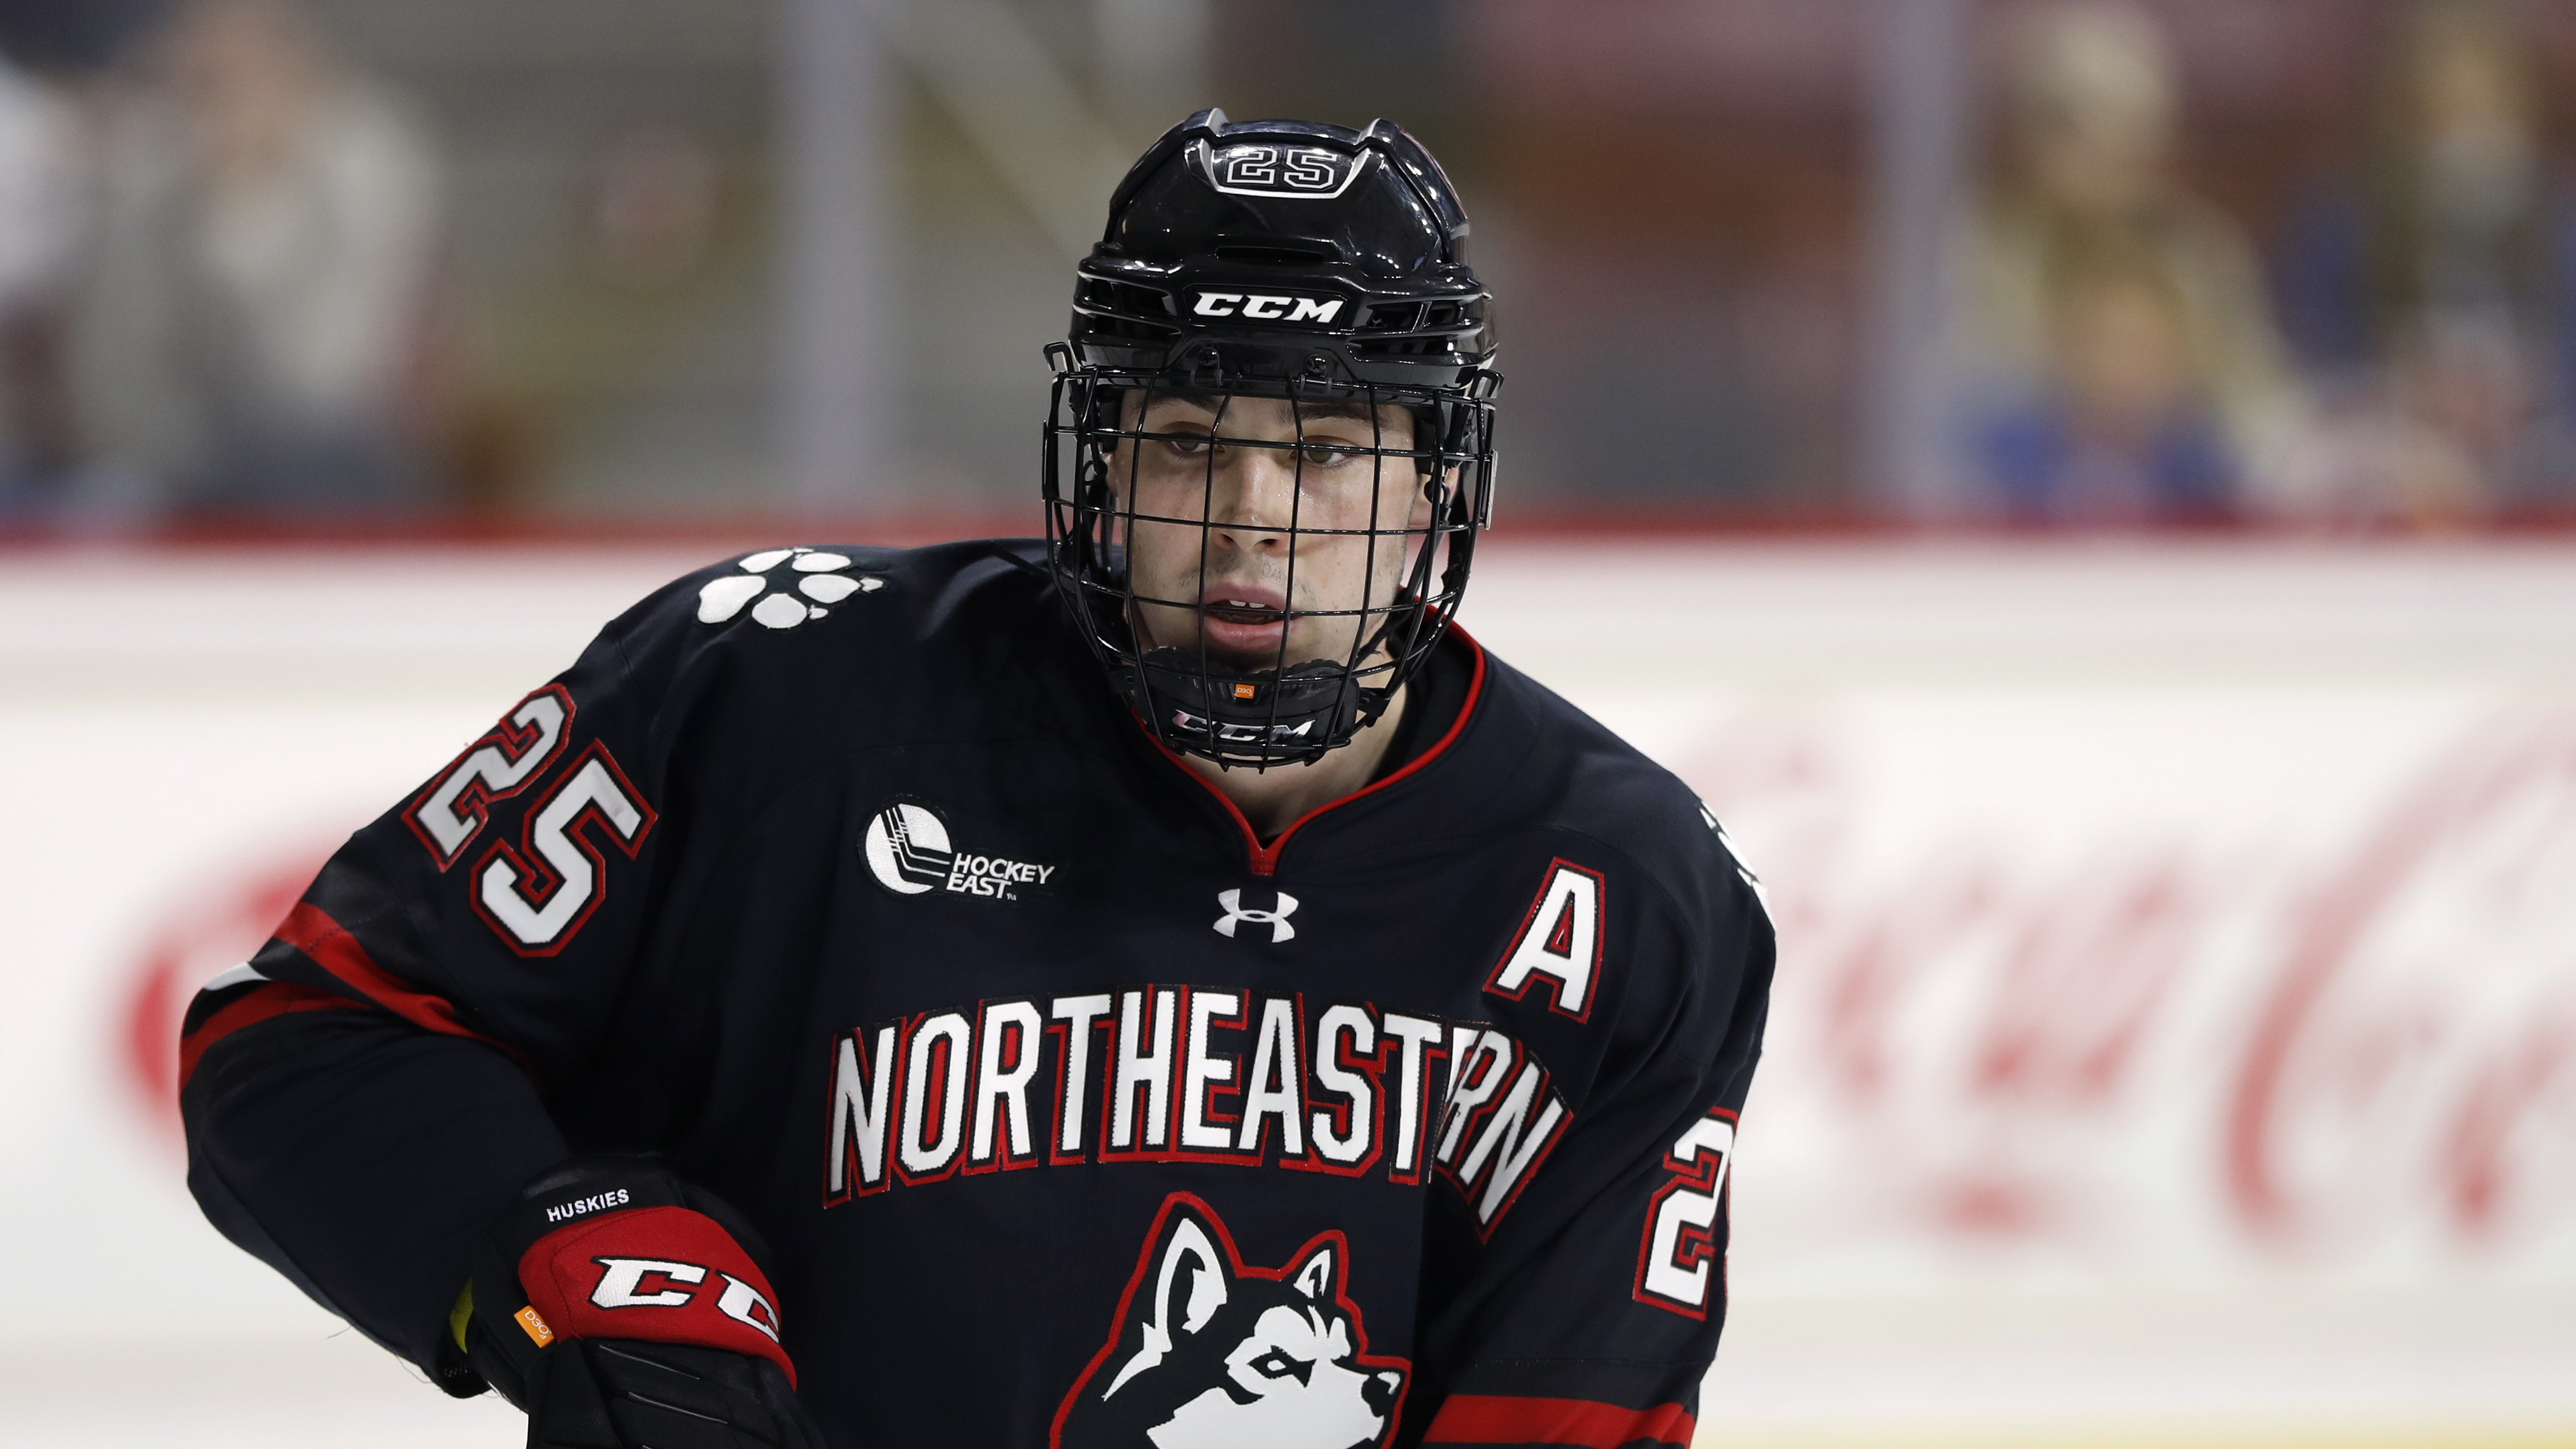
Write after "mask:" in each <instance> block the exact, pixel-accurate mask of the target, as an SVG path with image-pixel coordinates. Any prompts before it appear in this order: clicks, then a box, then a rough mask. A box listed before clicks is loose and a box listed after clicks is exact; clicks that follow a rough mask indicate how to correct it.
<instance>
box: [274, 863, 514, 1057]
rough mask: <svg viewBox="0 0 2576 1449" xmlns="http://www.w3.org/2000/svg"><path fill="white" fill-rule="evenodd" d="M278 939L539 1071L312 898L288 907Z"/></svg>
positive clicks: (429, 1022)
mask: <svg viewBox="0 0 2576 1449" xmlns="http://www.w3.org/2000/svg"><path fill="white" fill-rule="evenodd" d="M277 939H278V940H280V941H283V942H285V943H286V944H287V945H290V946H292V947H294V948H295V949H296V950H298V951H301V952H303V953H304V954H305V955H307V956H310V957H312V958H313V961H314V964H315V965H318V966H320V967H321V968H322V969H323V970H325V971H328V972H330V973H331V974H332V975H333V976H336V977H338V978H340V980H341V981H343V982H345V983H347V985H348V986H349V987H350V989H352V990H354V991H356V992H358V993H359V994H361V995H363V996H365V997H366V998H367V999H368V1000H369V1001H372V1002H374V1003H375V1004H376V1005H378V1006H381V1007H383V1008H384V1009H385V1010H387V1011H390V1012H392V1013H393V1014H394V1015H396V1016H399V1017H401V1018H402V1019H403V1020H405V1021H408V1022H410V1023H411V1024H412V1025H414V1026H417V1027H420V1028H421V1029H423V1030H424V1031H434V1032H437V1033H438V1034H439V1035H441V1036H460V1037H463V1038H465V1039H466V1040H468V1041H479V1042H481V1043H483V1044H484V1045H485V1046H488V1047H490V1048H492V1049H493V1050H495V1051H498V1052H500V1053H501V1054H502V1055H504V1056H506V1057H508V1058H509V1059H510V1060H512V1061H514V1062H517V1063H518V1064H519V1067H520V1069H521V1070H523V1071H530V1072H531V1075H533V1071H532V1069H531V1068H530V1067H529V1064H528V1058H527V1056H526V1054H524V1053H522V1052H521V1051H519V1050H518V1048H516V1047H513V1046H511V1045H510V1044H509V1043H507V1042H500V1041H494V1040H493V1039H492V1038H490V1037H488V1036H485V1035H483V1034H482V1033H481V1032H479V1031H476V1030H474V1029H473V1028H472V1027H469V1026H467V1025H465V1024H464V1023H463V1022H461V1021H458V1020H457V1019H456V1008H455V1006H454V1005H452V1004H450V1003H449V1002H448V1001H447V1000H446V999H445V998H443V997H437V996H431V995H429V994H428V993H426V992H422V991H415V990H413V989H412V987H411V986H410V985H409V984H407V983H405V982H404V981H403V979H402V978H401V977H399V976H396V975H394V974H393V973H392V972H390V971H387V970H386V969H385V968H383V967H382V966H379V965H377V964H376V961H375V958H374V957H372V956H369V955H368V954H367V948H366V947H364V946H362V945H360V944H358V938H357V937H355V936H353V935H350V934H349V931H348V928H347V927H345V926H343V925H341V924H340V923H339V922H338V921H335V920H333V919H331V917H330V916H329V915H328V914H327V913H325V912H324V911H323V909H322V908H321V907H320V906H317V905H315V904H313V903H312V902H311V901H297V902H296V903H295V909H293V910H291V911H288V912H287V913H286V919H285V920H283V921H281V922H279V923H278V927H277Z"/></svg>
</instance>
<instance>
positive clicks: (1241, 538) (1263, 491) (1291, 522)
mask: <svg viewBox="0 0 2576 1449" xmlns="http://www.w3.org/2000/svg"><path fill="white" fill-rule="evenodd" d="M1231 451H1232V453H1233V455H1234V456H1233V457H1232V458H1231V459H1229V460H1228V461H1229V462H1231V463H1232V465H1233V466H1231V467H1228V468H1224V469H1221V470H1219V476H1218V477H1217V478H1216V480H1215V487H1214V488H1213V490H1212V493H1213V496H1212V497H1210V499H1209V500H1208V505H1209V514H1208V521H1209V522H1210V523H1212V524H1215V525H1217V526H1218V527H1220V528H1222V529H1224V530H1225V531H1226V532H1227V533H1228V534H1229V535H1231V536H1232V538H1233V541H1234V542H1235V543H1237V544H1239V545H1241V546H1243V547H1245V548H1261V547H1266V548H1271V549H1284V548H1286V547H1287V546H1288V530H1290V529H1292V528H1294V527H1295V526H1296V518H1297V467H1296V459H1297V454H1296V452H1295V450H1293V449H1289V448H1265V447H1241V448H1235V449H1232V450H1231Z"/></svg>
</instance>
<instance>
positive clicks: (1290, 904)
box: [1216, 891, 1297, 946]
mask: <svg viewBox="0 0 2576 1449" xmlns="http://www.w3.org/2000/svg"><path fill="white" fill-rule="evenodd" d="M1216 903H1217V904H1218V905H1220V906H1223V907H1225V915H1224V916H1223V917H1222V918H1221V919H1219V920H1218V921H1217V923H1216V933H1217V934H1218V935H1220V936H1231V935H1233V934H1234V928H1235V926H1236V925H1237V924H1239V923H1241V922H1244V921H1250V922H1251V923H1252V924H1254V925H1256V926H1268V927H1269V928H1270V944H1271V945H1274V946H1276V945H1278V944H1279V943H1280V942H1282V941H1287V940H1293V939H1295V937H1296V935H1297V928H1296V927H1295V926H1292V925H1290V924H1288V918H1289V917H1290V916H1291V915H1293V914H1295V913H1296V910H1297V898H1296V897H1295V896H1292V895H1290V894H1288V893H1287V892H1286V891H1281V892H1279V906H1278V908H1277V909H1276V910H1268V911H1247V910H1245V909H1244V908H1243V892H1241V891H1218V892H1217V893H1216Z"/></svg>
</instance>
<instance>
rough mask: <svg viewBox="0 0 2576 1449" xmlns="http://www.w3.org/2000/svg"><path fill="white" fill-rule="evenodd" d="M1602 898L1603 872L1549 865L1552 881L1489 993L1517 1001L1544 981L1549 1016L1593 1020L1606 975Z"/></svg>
mask: <svg viewBox="0 0 2576 1449" xmlns="http://www.w3.org/2000/svg"><path fill="white" fill-rule="evenodd" d="M1601 896H1602V881H1601V872H1599V871H1597V870H1587V869H1585V868H1584V867H1582V866H1579V865H1576V864H1574V863H1573V862H1572V861H1568V860H1551V861H1549V862H1548V863H1547V882H1546V884H1544V885H1542V886H1540V887H1539V891H1538V898H1537V899H1536V900H1533V901H1531V902H1530V908H1529V915H1528V916H1526V917H1524V918H1523V919H1522V921H1521V929H1520V934H1519V935H1517V936H1514V937H1513V938H1512V944H1511V947H1510V949H1508V950H1506V951H1504V952H1503V959H1502V961H1501V962H1500V964H1498V965H1496V966H1495V967H1494V974H1493V977H1492V979H1490V980H1488V981H1487V982H1486V983H1485V989H1486V990H1487V991H1490V992H1492V993H1494V994H1495V995H1496V996H1501V997H1505V998H1507V999H1509V1000H1512V1001H1518V1000H1520V999H1521V998H1522V997H1524V996H1526V995H1528V994H1529V989H1530V978H1531V977H1532V976H1544V977H1546V978H1548V994H1549V995H1550V997H1551V998H1552V1000H1550V1001H1549V1003H1548V1009H1549V1010H1550V1011H1553V1012H1555V1013H1556V1014H1557V1015H1559V1016H1570V1017H1573V1018H1574V1019H1575V1020H1576V1021H1581V1020H1583V1019H1584V1018H1585V1017H1587V1016H1590V1015H1591V1014H1592V986H1593V981H1594V979H1595V978H1596V977H1598V976H1599V975H1600V974H1601Z"/></svg>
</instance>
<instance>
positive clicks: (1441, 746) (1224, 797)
mask: <svg viewBox="0 0 2576 1449" xmlns="http://www.w3.org/2000/svg"><path fill="white" fill-rule="evenodd" d="M1449 632H1450V633H1452V634H1455V635H1456V636H1458V637H1459V638H1460V639H1462V640H1464V641H1466V645H1467V648H1468V649H1469V650H1470V651H1471V652H1473V653H1474V654H1475V656H1476V672H1475V674H1474V676H1473V677H1471V678H1469V679H1468V681H1467V697H1466V698H1465V699H1464V700H1461V701H1460V702H1459V704H1458V717H1457V718H1456V719H1454V720H1451V721H1450V722H1449V732H1448V733H1447V734H1444V735H1442V736H1441V737H1440V738H1439V739H1437V740H1435V741H1433V742H1432V745H1431V748H1429V749H1427V750H1424V751H1423V752H1422V753H1421V754H1418V755H1416V756H1414V757H1413V758H1412V759H1410V760H1407V761H1405V764H1404V768H1403V769H1400V770H1398V771H1396V772H1395V773H1394V774H1392V775H1389V776H1387V777H1386V778H1385V779H1383V780H1373V781H1371V782H1370V783H1368V784H1366V785H1362V786H1361V787H1360V788H1358V789H1356V790H1353V791H1352V792H1351V793H1349V794H1347V795H1344V796H1342V797H1341V798H1339V799H1336V800H1327V801H1325V802H1324V803H1323V804H1321V805H1318V806H1316V807H1315V808H1314V809H1312V810H1309V811H1307V812H1306V813H1305V814H1303V815H1300V816H1298V817H1297V818H1296V819H1295V820H1292V821H1290V822H1289V824H1288V828H1287V829H1285V830H1282V831H1280V832H1279V838H1278V839H1276V840H1274V841H1272V842H1270V843H1269V844H1268V845H1264V844H1262V843H1261V834H1260V832H1258V831H1256V830H1254V829H1253V828H1252V822H1251V821H1250V820H1247V819H1245V818H1244V814H1243V807H1242V806H1240V805H1237V804H1235V803H1234V797H1233V796H1231V795H1228V794H1226V793H1225V792H1224V791H1223V790H1220V789H1218V788H1217V786H1216V782H1215V781H1214V780H1211V779H1209V778H1208V777H1207V776H1205V775H1202V774H1200V773H1199V772H1198V771H1197V770H1195V769H1192V768H1191V767H1190V762H1189V761H1187V760H1185V759H1183V758H1181V756H1180V753H1179V752H1178V751H1176V750H1174V749H1173V748H1172V747H1171V746H1169V745H1167V744H1164V743H1163V742H1162V740H1161V739H1160V738H1158V737H1157V736H1156V735H1155V733H1154V730H1153V727H1152V726H1151V725H1148V724H1146V723H1145V721H1143V720H1142V719H1137V718H1136V716H1135V714H1134V713H1133V712H1132V711H1131V712H1130V713H1129V714H1128V718H1130V719H1135V720H1136V728H1137V729H1139V730H1142V731H1144V734H1145V738H1146V740H1147V741H1148V742H1150V743H1151V744H1152V745H1153V746H1154V748H1155V749H1158V750H1160V751H1162V752H1163V758H1165V759H1167V760H1170V761H1171V762H1172V763H1173V764H1174V765H1176V766H1178V767H1179V768H1180V771H1181V773H1182V774H1184V775H1187V776H1189V777H1190V778H1191V779H1193V780H1196V781H1197V782H1198V783H1199V784H1200V785H1201V786H1202V787H1204V788H1205V789H1206V791H1207V792H1208V793H1209V794H1211V795H1214V796H1215V797H1216V803H1218V804H1219V805H1222V806H1224V807H1225V813H1226V814H1228V815H1231V816H1233V817H1234V823H1235V824H1236V825H1237V826H1238V827H1240V828H1241V829H1242V831H1243V846H1244V850H1245V852H1246V853H1247V854H1248V855H1249V856H1250V857H1251V862H1252V873H1253V874H1254V875H1259V876H1267V875H1275V874H1277V873H1278V870H1279V851H1280V849H1281V848H1282V847H1284V846H1285V845H1287V843H1288V837H1289V836H1292V835H1294V834H1296V833H1297V831H1298V830H1299V829H1300V828H1301V827H1303V826H1304V825H1305V823H1306V822H1307V821H1309V820H1312V819H1314V818H1315V817H1316V816H1318V815H1321V814H1323V813H1324V812H1325V811H1327V810H1332V809H1337V808H1339V807H1340V806H1344V805H1348V804H1349V803H1351V802H1352V801H1354V800H1357V799H1358V798H1360V797H1361V796H1363V795H1370V794H1374V793H1376V792H1377V791H1380V790H1383V789H1385V788H1386V787H1387V786H1389V785H1392V784H1394V783H1395V782H1396V781H1398V780H1401V779H1403V778H1404V777H1405V776H1407V775H1410V774H1412V773H1413V772H1414V771H1416V770H1419V769H1421V768H1422V767H1423V766H1425V765H1428V764H1430V763H1431V762H1432V761H1433V760H1436V759H1438V758H1439V757H1440V754H1441V752H1442V751H1444V750H1446V749H1448V748H1449V746H1450V745H1451V743H1453V742H1454V741H1456V740H1457V738H1458V733H1459V731H1461V730H1464V729H1465V728H1466V727H1467V717H1468V716H1469V715H1471V714H1474V713H1475V712H1476V701H1477V700H1478V699H1479V698H1481V697H1482V696H1483V694H1484V692H1485V646H1484V645H1482V644H1479V643H1477V642H1476V640H1475V637H1474V636H1473V635H1471V634H1469V633H1468V632H1467V631H1466V630H1464V629H1461V628H1459V627H1458V626H1457V625H1455V624H1452V625H1450V626H1449Z"/></svg>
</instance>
